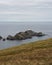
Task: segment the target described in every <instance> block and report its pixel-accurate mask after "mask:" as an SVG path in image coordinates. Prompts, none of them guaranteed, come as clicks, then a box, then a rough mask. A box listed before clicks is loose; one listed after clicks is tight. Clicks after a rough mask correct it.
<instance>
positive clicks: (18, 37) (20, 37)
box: [7, 30, 44, 40]
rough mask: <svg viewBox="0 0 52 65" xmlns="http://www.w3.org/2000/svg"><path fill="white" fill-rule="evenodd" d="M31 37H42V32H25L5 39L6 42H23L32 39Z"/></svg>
mask: <svg viewBox="0 0 52 65" xmlns="http://www.w3.org/2000/svg"><path fill="white" fill-rule="evenodd" d="M33 36H38V37H41V36H44V34H43V33H42V32H38V33H37V32H34V31H32V30H27V31H25V32H19V33H17V34H16V35H14V36H11V35H9V36H8V37H7V40H25V39H29V38H32V37H33Z"/></svg>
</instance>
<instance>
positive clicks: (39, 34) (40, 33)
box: [37, 32, 45, 37]
mask: <svg viewBox="0 0 52 65" xmlns="http://www.w3.org/2000/svg"><path fill="white" fill-rule="evenodd" d="M37 36H38V37H41V36H45V34H43V33H42V32H39V33H37Z"/></svg>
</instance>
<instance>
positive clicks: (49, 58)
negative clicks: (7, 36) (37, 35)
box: [0, 38, 52, 65]
mask: <svg viewBox="0 0 52 65" xmlns="http://www.w3.org/2000/svg"><path fill="white" fill-rule="evenodd" d="M0 65H52V38H51V39H47V40H43V41H38V42H31V43H29V44H24V45H21V46H18V47H13V48H9V49H6V50H0Z"/></svg>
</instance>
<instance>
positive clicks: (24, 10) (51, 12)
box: [0, 0, 52, 22]
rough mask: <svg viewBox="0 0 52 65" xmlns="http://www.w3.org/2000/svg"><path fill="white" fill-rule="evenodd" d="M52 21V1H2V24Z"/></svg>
mask: <svg viewBox="0 0 52 65" xmlns="http://www.w3.org/2000/svg"><path fill="white" fill-rule="evenodd" d="M7 21H9V22H14V21H16V22H23V21H24V22H28V21H31V22H32V21H52V0H0V22H7Z"/></svg>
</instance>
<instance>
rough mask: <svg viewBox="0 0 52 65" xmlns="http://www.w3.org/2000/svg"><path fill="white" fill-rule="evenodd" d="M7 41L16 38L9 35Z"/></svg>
mask: <svg viewBox="0 0 52 65" xmlns="http://www.w3.org/2000/svg"><path fill="white" fill-rule="evenodd" d="M7 40H15V38H14V37H13V36H11V35H8V37H7Z"/></svg>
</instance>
